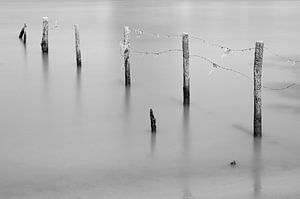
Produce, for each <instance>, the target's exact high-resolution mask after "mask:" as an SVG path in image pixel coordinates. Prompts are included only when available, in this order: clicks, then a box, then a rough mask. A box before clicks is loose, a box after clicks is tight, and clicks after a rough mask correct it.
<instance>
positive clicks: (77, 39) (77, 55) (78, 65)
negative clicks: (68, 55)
mask: <svg viewBox="0 0 300 199" xmlns="http://www.w3.org/2000/svg"><path fill="white" fill-rule="evenodd" d="M74 27H75V48H76V63H77V67H81V50H80V38H79V25H78V24H75V25H74Z"/></svg>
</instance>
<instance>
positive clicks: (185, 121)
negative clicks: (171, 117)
mask: <svg viewBox="0 0 300 199" xmlns="http://www.w3.org/2000/svg"><path fill="white" fill-rule="evenodd" d="M189 125H190V107H189V106H183V118H182V135H183V137H182V146H183V152H184V155H186V154H187V153H188V151H189V144H190V140H189V134H190V127H189Z"/></svg>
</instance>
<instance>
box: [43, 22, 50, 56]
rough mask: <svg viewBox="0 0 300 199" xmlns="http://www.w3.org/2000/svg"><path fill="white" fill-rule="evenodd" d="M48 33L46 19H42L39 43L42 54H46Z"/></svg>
mask: <svg viewBox="0 0 300 199" xmlns="http://www.w3.org/2000/svg"><path fill="white" fill-rule="evenodd" d="M48 32H49V23H48V17H43V37H42V42H41V47H42V52H43V53H48Z"/></svg>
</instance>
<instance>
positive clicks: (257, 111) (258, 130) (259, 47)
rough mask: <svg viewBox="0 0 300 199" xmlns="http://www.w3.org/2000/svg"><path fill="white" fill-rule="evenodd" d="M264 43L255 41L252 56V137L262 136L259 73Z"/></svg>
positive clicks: (260, 72) (260, 71)
mask: <svg viewBox="0 0 300 199" xmlns="http://www.w3.org/2000/svg"><path fill="white" fill-rule="evenodd" d="M263 50H264V43H263V42H256V44H255V56H254V121H253V122H254V126H253V130H254V137H261V136H262V113H261V105H262V103H261V74H262V64H263Z"/></svg>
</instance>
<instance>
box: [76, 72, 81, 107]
mask: <svg viewBox="0 0 300 199" xmlns="http://www.w3.org/2000/svg"><path fill="white" fill-rule="evenodd" d="M76 105H77V107H78V108H80V107H81V67H77V71H76Z"/></svg>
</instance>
